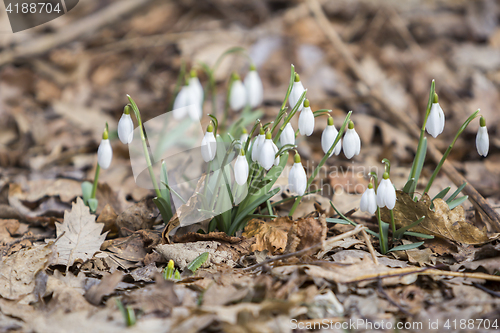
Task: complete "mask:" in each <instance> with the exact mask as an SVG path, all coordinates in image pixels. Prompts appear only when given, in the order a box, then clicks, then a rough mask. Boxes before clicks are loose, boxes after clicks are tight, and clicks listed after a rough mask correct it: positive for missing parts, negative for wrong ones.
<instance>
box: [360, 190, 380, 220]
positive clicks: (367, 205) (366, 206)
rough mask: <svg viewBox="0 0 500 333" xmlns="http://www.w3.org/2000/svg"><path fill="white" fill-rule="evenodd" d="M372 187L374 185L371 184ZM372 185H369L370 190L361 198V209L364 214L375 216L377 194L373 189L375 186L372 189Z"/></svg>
mask: <svg viewBox="0 0 500 333" xmlns="http://www.w3.org/2000/svg"><path fill="white" fill-rule="evenodd" d="M370 185H372V184H371V183H370ZM370 185H368V188H367V189H366V191H365V192H364V193H363V195H362V196H361V202H360V203H359V209H361V211H362V212H368V213H370V214H375V212H376V211H377V196H376V194H375V190H374V189H373V185H372V186H371V187H370Z"/></svg>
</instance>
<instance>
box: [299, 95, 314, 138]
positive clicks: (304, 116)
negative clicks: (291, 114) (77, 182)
mask: <svg viewBox="0 0 500 333" xmlns="http://www.w3.org/2000/svg"><path fill="white" fill-rule="evenodd" d="M313 131H314V113H313V112H312V110H311V108H310V107H309V100H308V99H306V100H305V101H304V108H303V109H302V111H301V112H300V116H299V132H300V135H307V136H310V135H311V134H312V133H313Z"/></svg>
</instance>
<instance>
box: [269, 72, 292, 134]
mask: <svg viewBox="0 0 500 333" xmlns="http://www.w3.org/2000/svg"><path fill="white" fill-rule="evenodd" d="M294 80H295V66H293V65H291V67H290V82H289V84H288V89H287V90H286V94H285V99H284V100H283V104H281V108H280V112H278V115H277V116H276V120H275V121H274V124H273V127H272V128H271V133H272V132H274V130H275V129H276V127H277V126H278V124H279V122H280V121H281V118H282V117H283V113H284V112H285V110H286V102H287V101H288V98H289V97H290V93H291V92H292V87H293V82H294ZM297 104H298V103H297Z"/></svg>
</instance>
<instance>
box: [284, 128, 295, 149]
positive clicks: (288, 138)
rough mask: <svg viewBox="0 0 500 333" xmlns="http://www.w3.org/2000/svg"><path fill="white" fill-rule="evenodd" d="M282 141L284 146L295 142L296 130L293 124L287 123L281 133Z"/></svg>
mask: <svg viewBox="0 0 500 333" xmlns="http://www.w3.org/2000/svg"><path fill="white" fill-rule="evenodd" d="M280 143H281V145H282V146H284V145H288V144H289V145H294V144H295V131H294V130H293V127H292V124H290V123H288V124H286V126H285V128H284V129H283V132H281V135H280Z"/></svg>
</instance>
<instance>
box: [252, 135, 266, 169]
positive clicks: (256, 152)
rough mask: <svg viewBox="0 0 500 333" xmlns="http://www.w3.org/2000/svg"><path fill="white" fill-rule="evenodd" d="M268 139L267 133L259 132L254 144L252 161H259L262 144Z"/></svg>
mask: <svg viewBox="0 0 500 333" xmlns="http://www.w3.org/2000/svg"><path fill="white" fill-rule="evenodd" d="M265 140H266V135H265V134H259V135H258V136H257V137H256V138H255V139H254V140H253V144H252V161H254V162H255V161H257V162H258V159H259V154H260V149H261V148H262V147H261V146H262V145H263V144H264V141H265Z"/></svg>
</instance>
